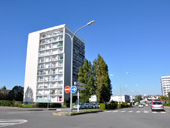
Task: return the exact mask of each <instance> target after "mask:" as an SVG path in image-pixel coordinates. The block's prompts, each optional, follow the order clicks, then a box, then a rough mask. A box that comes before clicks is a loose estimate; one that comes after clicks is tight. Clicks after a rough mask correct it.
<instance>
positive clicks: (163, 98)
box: [159, 96, 168, 101]
mask: <svg viewBox="0 0 170 128" xmlns="http://www.w3.org/2000/svg"><path fill="white" fill-rule="evenodd" d="M159 98H160V99H161V100H162V101H167V100H168V97H167V96H160V97H159Z"/></svg>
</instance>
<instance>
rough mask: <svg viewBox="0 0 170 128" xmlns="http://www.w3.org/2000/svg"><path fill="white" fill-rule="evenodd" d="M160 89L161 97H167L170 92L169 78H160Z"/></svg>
mask: <svg viewBox="0 0 170 128" xmlns="http://www.w3.org/2000/svg"><path fill="white" fill-rule="evenodd" d="M161 89H162V95H163V96H168V92H170V76H163V77H161Z"/></svg>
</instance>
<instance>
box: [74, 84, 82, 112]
mask: <svg viewBox="0 0 170 128" xmlns="http://www.w3.org/2000/svg"><path fill="white" fill-rule="evenodd" d="M74 85H75V86H77V100H78V105H79V96H80V94H79V92H80V90H84V89H85V88H84V86H85V84H84V83H78V82H74ZM77 111H78V112H79V107H78V108H77Z"/></svg>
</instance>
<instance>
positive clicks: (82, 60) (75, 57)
mask: <svg viewBox="0 0 170 128" xmlns="http://www.w3.org/2000/svg"><path fill="white" fill-rule="evenodd" d="M73 58H74V59H76V60H77V61H80V62H81V63H84V59H82V58H80V57H79V56H77V55H75V54H73Z"/></svg>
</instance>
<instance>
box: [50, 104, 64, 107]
mask: <svg viewBox="0 0 170 128" xmlns="http://www.w3.org/2000/svg"><path fill="white" fill-rule="evenodd" d="M50 108H61V103H51V104H50Z"/></svg>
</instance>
